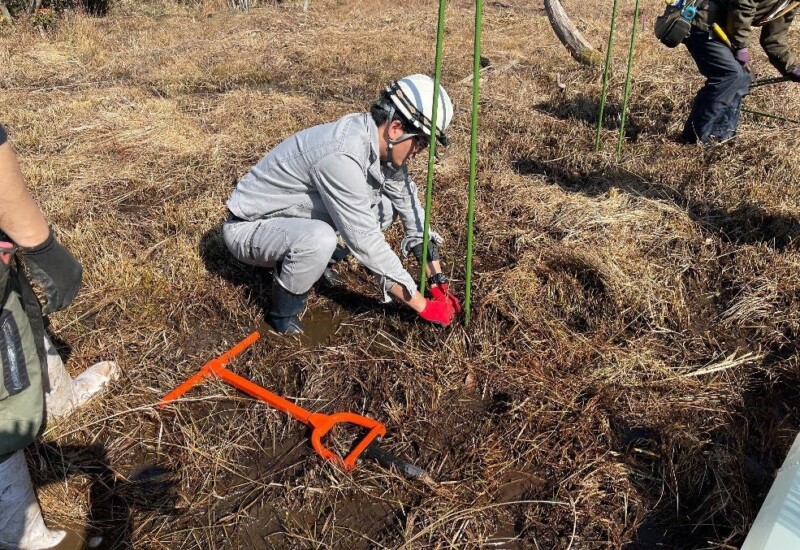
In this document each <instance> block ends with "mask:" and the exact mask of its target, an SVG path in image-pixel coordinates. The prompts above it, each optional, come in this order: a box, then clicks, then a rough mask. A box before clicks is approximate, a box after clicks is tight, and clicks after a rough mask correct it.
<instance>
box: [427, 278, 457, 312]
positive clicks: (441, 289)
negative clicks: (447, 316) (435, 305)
mask: <svg viewBox="0 0 800 550" xmlns="http://www.w3.org/2000/svg"><path fill="white" fill-rule="evenodd" d="M430 291H431V298H433V299H434V300H436V301H437V302H448V303H449V304H450V307H452V308H453V311H454V312H456V313H461V304H459V303H458V298H456V297H455V296H453V295H452V294H450V290H449V289H448V287H447V283H441V284H438V285H433V286H431V288H430Z"/></svg>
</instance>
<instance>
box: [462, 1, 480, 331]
mask: <svg viewBox="0 0 800 550" xmlns="http://www.w3.org/2000/svg"><path fill="white" fill-rule="evenodd" d="M482 33H483V0H475V54H474V60H473V64H472V133H471V135H470V141H469V193H468V197H469V198H468V199H467V275H466V280H465V282H464V285H465V287H466V288H465V291H464V292H465V294H464V321H465V322H466V323H467V324H469V319H470V313H471V311H472V309H471V305H472V235H473V229H474V227H475V176H476V173H477V159H478V93H479V89H480V84H481V34H482Z"/></svg>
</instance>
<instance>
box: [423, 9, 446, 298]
mask: <svg viewBox="0 0 800 550" xmlns="http://www.w3.org/2000/svg"><path fill="white" fill-rule="evenodd" d="M446 6H447V0H439V22H438V23H437V26H436V69H435V71H434V75H433V112H432V113H431V143H430V145H429V149H430V150H429V151H428V182H427V186H426V187H425V226H424V230H423V233H422V262H420V263H421V264H422V265H421V266H420V271H421V273H420V276H419V292H420V294H425V283H426V282H427V276H426V275H427V273H426V271H425V267H426V266H427V265H428V240H429V239H430V229H431V202H432V198H433V165H434V162H435V161H436V136H437V135H438V130H437V124H436V122H437V120H438V117H439V114H438V112H439V83H440V82H441V80H442V44H443V43H444V11H445V7H446Z"/></svg>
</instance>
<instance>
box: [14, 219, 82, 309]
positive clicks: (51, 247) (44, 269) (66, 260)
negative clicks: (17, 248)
mask: <svg viewBox="0 0 800 550" xmlns="http://www.w3.org/2000/svg"><path fill="white" fill-rule="evenodd" d="M21 251H22V259H23V260H24V262H25V267H26V268H27V269H28V273H29V274H30V276H31V278H32V279H33V280H34V281H36V282H37V283H39V284H40V285H42V289H43V290H44V295H45V297H46V298H47V303H46V304H45V306H44V308H42V312H43V313H53V312H54V311H60V310H62V309H64V308H65V307H67V306H68V305H69V304H70V303H71V302H72V300H74V299H75V295H76V294H78V289H79V288H80V287H81V277H82V275H83V267H82V266H81V264H80V262H79V261H78V260H76V259H75V256H73V255H72V253H71V252H70V251H69V250H67V249H66V248H64V247H63V246H61V244H59V242H58V241H57V240H56V238H55V236H54V235H53V230H52V229H50V234H49V235H48V236H47V238H46V239H45V241H44V242H43V243H42V244H40V245H37V246H34V247H32V248H23V249H21Z"/></svg>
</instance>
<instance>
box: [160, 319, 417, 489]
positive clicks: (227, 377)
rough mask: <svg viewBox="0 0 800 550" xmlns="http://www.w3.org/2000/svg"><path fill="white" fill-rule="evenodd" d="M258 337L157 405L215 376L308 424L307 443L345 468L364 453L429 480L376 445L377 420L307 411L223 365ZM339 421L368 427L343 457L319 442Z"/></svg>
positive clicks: (222, 357)
mask: <svg viewBox="0 0 800 550" xmlns="http://www.w3.org/2000/svg"><path fill="white" fill-rule="evenodd" d="M260 337H261V334H260V333H258V332H253V333H252V334H250V335H249V336H248V337H247V338H245V339H244V340H242V341H241V342H239V343H238V344H236V345H235V346H233V347H232V348H231V349H229V350H228V351H226V352H225V353H223V354H222V355H220V356H219V357H217V358H216V359H212V360H211V361H209V362H208V363H206V364H205V365H203V367H202V368H201V369H200V372H198V373H197V374H195V375H193V376H191V377H189V378H188V379H187V380H186V381H185V382H183V383H182V384H181V385H179V386H178V387H177V388H175V389H174V390H172V391H171V392H169V393H168V394H167V395H165V396H164V398H163V399H162V400H161V402H160V403H159V406H160V407H161V408H164V407H165V406H166V405H167V404H169V403H170V402H172V401H175V400H176V399H178V398H179V397H181V396H182V395H183V394H185V393H186V392H187V391H189V390H190V389H192V388H193V387H194V386H196V385H197V384H200V383H201V382H203V381H204V380H205V379H206V378H208V377H210V376H216V377H217V378H219V379H221V380H224V381H225V382H227V383H229V384H230V385H232V386H233V387H235V388H237V389H239V390H241V391H243V392H245V393H246V394H248V395H251V396H253V397H255V398H256V399H259V400H261V401H264V402H265V403H267V404H269V405H271V406H273V407H275V408H276V409H278V410H279V411H282V412H285V413H287V414H289V415H291V416H292V417H293V418H294V419H295V420H298V421H300V422H302V423H303V424H305V425H306V426H309V427H310V428H311V446H312V447H313V448H314V450H315V451H316V452H317V454H319V455H320V456H321V457H322V458H324V459H325V460H329V461H331V462H333V463H334V464H336V465H338V466H339V467H341V468H342V469H344V470H345V471H350V470H353V469H354V468H355V467H356V461H357V460H358V458H359V456H360V455H361V454H362V453H363V454H364V455H365V456H370V457H372V458H375V459H376V460H378V462H380V463H381V464H383V465H384V466H386V467H390V466H394V467H396V468H397V469H398V470H399V471H400V472H401V473H403V474H405V475H406V476H408V477H411V478H418V479H423V480H426V481H430V476H428V474H427V473H426V472H425V470H423V469H422V468H418V467H417V466H414V465H413V464H409V463H408V462H405V461H403V460H401V459H399V458H397V457H395V456H393V455H391V454H389V453H388V452H386V451H384V450H383V449H381V448H380V447H378V445H377V443H376V441H375V440H376V439H377V438H379V437H382V436H384V435H386V426H384V425H383V424H382V423H381V422H378V421H377V420H373V419H371V418H368V417H366V416H361V415H359V414H354V413H335V414H322V413H315V412H311V411H308V410H306V409H304V408H302V407H300V406H298V405H295V404H294V403H292V402H291V401H288V400H286V399H284V398H283V397H280V396H278V395H276V394H274V393H272V392H271V391H269V390H267V389H265V388H262V387H261V386H259V385H258V384H254V383H253V382H251V381H250V380H247V379H246V378H244V377H242V376H239V375H238V374H236V373H234V372H231V371H230V370H228V369H226V368H225V366H226V365H227V364H228V363H229V362H230V361H231V360H232V359H233V358H234V357H236V356H237V355H239V354H240V353H242V352H243V351H244V350H246V349H247V348H249V347H250V346H252V345H253V344H254V343H255V342H256V341H257V340H258V339H259V338H260ZM342 423H346V424H353V425H356V426H360V427H362V428H364V429H366V430H368V431H367V433H366V434H365V435H364V436H363V437H362V438H361V439H360V440H359V441H358V442H357V443H356V444H355V446H354V447H353V449H352V450H351V451H350V452H349V453H348V454H347V456H346V457H344V458H341V457H340V456H338V455H337V454H336V453H334V452H333V451H331V450H330V449H328V448H327V447H325V446H324V445H323V443H322V438H323V437H324V436H325V435H326V434H327V433H328V432H329V431H331V429H332V428H333V427H334V426H335V425H336V424H342Z"/></svg>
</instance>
